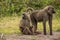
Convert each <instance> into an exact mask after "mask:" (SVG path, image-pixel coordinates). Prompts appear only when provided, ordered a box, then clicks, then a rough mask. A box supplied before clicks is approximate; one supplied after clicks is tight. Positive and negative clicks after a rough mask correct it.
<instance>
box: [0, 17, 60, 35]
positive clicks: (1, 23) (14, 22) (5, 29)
mask: <svg viewBox="0 0 60 40" xmlns="http://www.w3.org/2000/svg"><path fill="white" fill-rule="evenodd" d="M19 22H20V17H3V18H0V33H5V34H13V33H21V32H20V31H19V27H18V26H19ZM37 31H43V26H42V23H38V30H37ZM47 31H49V27H48V22H47ZM53 31H60V21H59V20H58V19H53Z"/></svg>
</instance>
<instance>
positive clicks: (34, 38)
mask: <svg viewBox="0 0 60 40" xmlns="http://www.w3.org/2000/svg"><path fill="white" fill-rule="evenodd" d="M5 37H6V39H7V40H60V32H53V35H49V33H48V34H47V35H43V33H41V34H37V35H18V34H9V35H5Z"/></svg>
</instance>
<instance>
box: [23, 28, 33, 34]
mask: <svg viewBox="0 0 60 40" xmlns="http://www.w3.org/2000/svg"><path fill="white" fill-rule="evenodd" d="M26 30H27V32H26ZM23 32H26V34H28V33H30V34H32V32H31V31H30V30H29V28H28V27H26V28H25V29H24V30H23Z"/></svg>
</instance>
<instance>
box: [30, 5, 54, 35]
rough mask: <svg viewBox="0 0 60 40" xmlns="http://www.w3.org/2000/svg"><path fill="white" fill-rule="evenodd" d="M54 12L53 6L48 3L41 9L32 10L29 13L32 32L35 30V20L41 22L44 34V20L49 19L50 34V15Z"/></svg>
mask: <svg viewBox="0 0 60 40" xmlns="http://www.w3.org/2000/svg"><path fill="white" fill-rule="evenodd" d="M54 13H55V10H54V8H53V7H52V6H51V5H49V6H46V7H45V8H43V9H41V10H34V11H32V13H31V14H30V17H31V21H32V25H33V28H34V31H33V32H36V30H37V22H43V28H44V29H43V30H44V34H45V35H46V21H47V20H48V21H49V28H50V35H52V16H53V14H54Z"/></svg>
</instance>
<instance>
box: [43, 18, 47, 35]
mask: <svg viewBox="0 0 60 40" xmlns="http://www.w3.org/2000/svg"><path fill="white" fill-rule="evenodd" d="M43 30H44V35H46V19H45V18H44V19H43Z"/></svg>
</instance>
